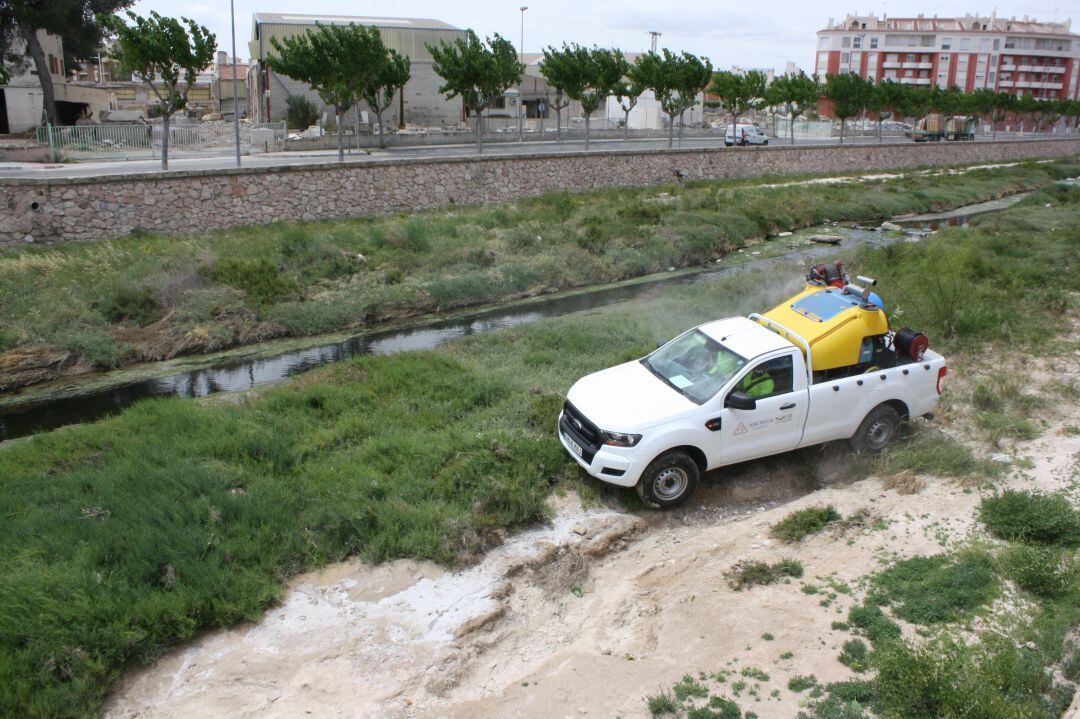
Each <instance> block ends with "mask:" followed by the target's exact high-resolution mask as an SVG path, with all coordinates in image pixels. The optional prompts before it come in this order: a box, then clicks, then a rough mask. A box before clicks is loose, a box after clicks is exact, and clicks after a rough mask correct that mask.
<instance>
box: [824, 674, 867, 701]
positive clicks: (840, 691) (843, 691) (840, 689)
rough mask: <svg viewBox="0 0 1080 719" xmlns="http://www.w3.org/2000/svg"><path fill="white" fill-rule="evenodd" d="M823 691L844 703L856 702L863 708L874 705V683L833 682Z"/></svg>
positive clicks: (858, 681)
mask: <svg viewBox="0 0 1080 719" xmlns="http://www.w3.org/2000/svg"><path fill="white" fill-rule="evenodd" d="M825 691H827V692H828V693H829V695H830V696H834V697H836V698H837V699H840V700H841V701H844V702H858V703H860V704H862V705H864V706H869V705H871V704H873V703H874V696H875V695H874V683H873V682H869V681H860V680H857V679H856V680H854V681H850V682H833V683H832V684H829V685H828V686H826V687H825Z"/></svg>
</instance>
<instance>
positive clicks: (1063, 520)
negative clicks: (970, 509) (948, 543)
mask: <svg viewBox="0 0 1080 719" xmlns="http://www.w3.org/2000/svg"><path fill="white" fill-rule="evenodd" d="M979 520H980V521H982V523H983V524H985V525H986V528H987V529H989V530H990V533H991V534H993V535H994V536H995V537H998V538H999V539H1009V540H1018V541H1022V542H1036V543H1039V544H1060V545H1064V546H1075V545H1076V544H1078V543H1080V511H1078V510H1077V509H1075V508H1074V507H1073V506H1072V504H1071V503H1070V502H1069V500H1068V498H1066V497H1065V496H1064V495H1062V494H1039V493H1036V492H1020V491H1016V490H1012V489H1007V490H1005V491H1004V492H1002V493H1001V494H999V495H995V496H993V497H986V498H984V499H983V500H982V503H981V504H980V505H979Z"/></svg>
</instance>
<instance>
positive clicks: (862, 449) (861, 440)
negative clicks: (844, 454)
mask: <svg viewBox="0 0 1080 719" xmlns="http://www.w3.org/2000/svg"><path fill="white" fill-rule="evenodd" d="M899 431H900V414H899V413H898V412H897V411H896V410H895V409H893V408H892V407H890V406H888V405H884V404H883V405H881V406H879V407H875V408H874V409H873V410H871V412H870V414H868V415H866V419H864V420H863V421H862V424H860V425H859V429H858V430H856V432H855V436H853V437H852V438H851V439H850V440H849V441H850V442H851V446H852V448H853V449H854V450H855V451H856V452H859V453H861V454H879V453H880V452H881V450H883V449H885V447H886V446H888V444H889V442H891V441H892V440H893V438H894V437H895V436H896V435H897V433H898V432H899Z"/></svg>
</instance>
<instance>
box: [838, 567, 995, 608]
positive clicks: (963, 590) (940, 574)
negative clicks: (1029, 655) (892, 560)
mask: <svg viewBox="0 0 1080 719" xmlns="http://www.w3.org/2000/svg"><path fill="white" fill-rule="evenodd" d="M872 584H873V587H874V590H875V591H876V592H877V594H876V601H880V602H884V603H887V604H891V605H893V610H894V611H895V613H896V616H897V617H899V618H900V619H903V620H905V621H908V622H911V623H913V624H937V623H940V622H952V621H956V620H957V619H961V618H963V617H965V616H967V615H968V614H970V613H971V612H972V611H974V610H975V609H978V608H980V607H982V606H984V605H986V604H987V602H989V601H990V600H991V599H993V598H994V597H995V596H996V594H997V590H998V582H997V576H996V575H995V574H994V565H993V559H992V558H991V557H990V555H989V554H987V553H986V552H982V551H978V550H967V551H964V552H960V553H958V554H956V555H947V554H938V555H934V556H930V557H922V556H920V557H912V558H911V559H905V560H902V561H899V562H897V563H896V564H894V565H893V566H891V567H889V568H888V569H885V570H883V571H881V572H878V573H877V574H876V575H874V578H873V580H872ZM852 623H854V622H852Z"/></svg>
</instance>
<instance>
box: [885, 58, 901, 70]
mask: <svg viewBox="0 0 1080 719" xmlns="http://www.w3.org/2000/svg"><path fill="white" fill-rule="evenodd" d="M881 66H882V67H883V68H885V69H886V70H895V69H897V68H899V67H900V63H898V62H893V61H891V60H890V61H888V62H883V63H881Z"/></svg>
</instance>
